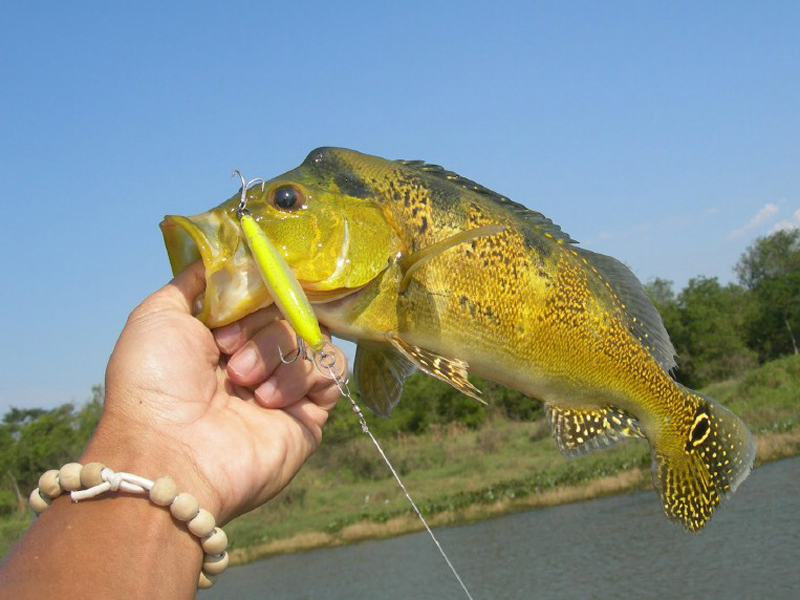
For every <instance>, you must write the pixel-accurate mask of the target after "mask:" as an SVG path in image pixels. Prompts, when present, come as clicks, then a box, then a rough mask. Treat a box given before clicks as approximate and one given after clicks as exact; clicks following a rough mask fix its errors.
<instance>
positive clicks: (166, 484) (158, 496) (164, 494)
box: [150, 477, 178, 506]
mask: <svg viewBox="0 0 800 600" xmlns="http://www.w3.org/2000/svg"><path fill="white" fill-rule="evenodd" d="M177 495H178V486H177V484H176V483H175V482H174V481H172V479H171V478H170V477H159V478H158V479H156V480H155V481H154V482H153V487H152V489H151V490H150V500H152V501H153V503H154V504H158V505H159V506H169V505H170V504H172V501H173V500H175V496H177Z"/></svg>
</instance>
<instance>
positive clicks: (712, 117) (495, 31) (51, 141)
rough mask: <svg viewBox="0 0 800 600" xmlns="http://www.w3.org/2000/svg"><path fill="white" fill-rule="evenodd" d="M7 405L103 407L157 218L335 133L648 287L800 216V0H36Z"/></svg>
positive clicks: (21, 87) (7, 44) (26, 32)
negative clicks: (441, 170) (512, 205)
mask: <svg viewBox="0 0 800 600" xmlns="http://www.w3.org/2000/svg"><path fill="white" fill-rule="evenodd" d="M0 27H2V34H1V35H0V76H1V78H2V79H1V80H2V82H3V84H2V87H1V88H0V108H1V109H2V110H0V138H1V139H2V144H0V193H2V209H3V232H4V234H3V235H2V236H1V237H0V251H1V252H2V257H3V275H4V277H3V293H2V294H0V309H1V310H0V314H2V316H3V321H4V328H3V330H4V336H3V341H2V342H0V358H1V359H2V363H1V364H2V369H3V374H2V377H0V414H1V413H4V412H5V411H6V410H7V408H8V407H9V406H10V405H16V406H43V407H50V406H55V405H58V404H60V403H63V402H68V401H76V402H82V401H84V400H85V399H87V398H88V397H89V396H90V388H91V385H92V384H94V383H99V382H101V381H102V379H103V373H104V369H105V363H106V361H107V359H108V355H109V353H110V352H111V349H112V348H113V344H114V342H115V340H116V337H117V335H118V333H119V330H120V329H121V327H122V325H123V324H124V321H125V318H126V316H127V314H128V312H129V311H130V310H131V309H132V308H133V307H134V306H135V305H136V304H137V303H138V302H139V301H140V300H141V299H142V298H143V297H144V296H146V295H147V294H148V293H149V292H150V291H151V290H153V289H155V288H156V287H158V286H160V285H161V284H162V283H163V282H165V281H166V280H167V279H168V278H169V265H168V261H167V258H166V253H165V251H164V248H163V243H162V240H161V235H160V233H159V230H158V223H159V221H160V220H161V218H162V216H163V215H164V214H167V213H171V214H194V213H197V212H201V211H203V210H205V209H206V208H208V207H210V206H212V205H215V204H217V203H219V202H220V201H221V200H222V199H224V198H227V197H228V196H229V195H230V194H231V193H232V192H233V191H235V189H234V188H235V187H236V185H235V182H232V180H231V179H230V170H231V168H232V167H238V168H239V169H242V171H243V172H244V173H245V174H246V175H247V176H248V177H255V176H257V175H259V176H265V177H270V176H273V175H276V174H279V173H281V172H283V171H285V170H287V169H290V168H293V167H294V166H296V165H297V164H299V163H300V162H301V161H302V160H303V158H304V157H305V155H306V154H307V153H308V152H309V151H310V150H311V149H313V148H315V147H318V146H323V145H334V146H344V147H349V148H353V149H357V150H361V151H363V152H368V153H372V154H377V155H380V156H384V157H386V158H424V159H426V160H428V161H431V162H437V163H440V164H443V165H445V166H446V167H447V168H449V169H452V170H455V171H457V172H459V173H461V174H463V175H465V176H467V177H470V178H472V179H475V180H476V181H479V182H480V183H482V184H484V185H486V186H487V187H490V188H493V189H495V190H497V191H499V192H501V193H504V194H506V195H508V196H510V197H511V198H513V199H515V200H517V201H519V202H522V203H524V204H526V205H528V206H529V207H531V208H533V209H536V210H539V211H541V212H543V213H545V214H546V215H548V216H550V217H551V218H552V219H553V220H554V221H555V222H557V223H559V224H560V225H561V226H562V227H563V228H564V229H565V230H566V231H567V232H568V233H570V234H571V235H572V236H573V237H575V238H576V239H578V240H579V241H581V242H582V243H583V244H584V245H585V246H587V247H589V248H591V249H593V250H596V251H599V252H604V253H607V254H611V255H613V256H616V257H617V258H619V259H620V260H623V261H624V262H626V263H627V264H628V265H629V266H631V268H632V269H633V270H634V272H635V273H636V274H637V275H638V276H639V277H640V279H642V280H643V281H647V280H649V279H652V278H653V277H665V278H668V279H671V280H673V281H675V283H676V286H677V287H678V288H680V287H682V286H683V285H685V283H686V282H687V281H688V279H689V278H690V277H694V276H696V275H700V274H702V275H708V276H718V277H720V279H722V280H723V281H729V280H731V279H732V278H733V273H732V270H731V269H732V266H733V264H734V263H735V262H736V261H737V259H738V258H739V256H740V255H741V253H742V251H743V250H744V249H745V248H746V247H747V246H748V245H749V244H750V243H752V241H753V240H754V239H755V238H756V237H757V236H759V235H764V234H767V233H769V232H770V231H772V230H773V229H774V228H776V227H781V226H790V225H791V224H796V225H800V168H799V167H798V165H800V110H798V107H800V80H799V79H798V77H797V74H798V73H800V36H798V35H797V31H798V30H800V4H798V3H795V2H763V3H753V2H726V3H717V2H696V1H695V2H679V1H676V2H669V3H665V2H645V1H638V2H588V1H587V2H569V1H559V2H536V1H527V2H497V1H495V2H454V3H446V2H440V3H436V2H417V1H413V0H412V1H405V2H402V3H395V2H385V3H384V2H302V1H295V2H292V3H288V2H286V3H270V2H226V3H224V4H223V3H218V4H213V3H210V2H208V3H195V2H167V3H163V2H136V3H124V4H122V3H110V2H80V3H61V2H59V3H55V2H54V3H50V4H49V5H47V3H21V2H17V3H12V4H11V5H9V6H7V7H5V8H4V19H3V24H2V25H0Z"/></svg>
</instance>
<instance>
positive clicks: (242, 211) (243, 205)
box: [231, 169, 267, 219]
mask: <svg viewBox="0 0 800 600" xmlns="http://www.w3.org/2000/svg"><path fill="white" fill-rule="evenodd" d="M237 175H238V176H239V179H240V180H241V182H242V195H241V197H240V198H239V206H237V207H236V216H237V217H239V218H240V219H241V218H242V215H246V214H250V211H248V210H247V190H248V189H249V188H250V186H251V185H253V184H254V183H260V184H261V191H262V192H263V191H264V186H265V185H266V183H267V182H266V181H264V180H263V179H262V178H261V177H256V178H255V179H251V180H250V181H248V182H247V183H245V180H244V177H243V176H242V173H241V171H239V169H234V170H233V171H232V172H231V177H236V176H237Z"/></svg>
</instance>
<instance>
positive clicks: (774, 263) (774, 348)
mask: <svg viewBox="0 0 800 600" xmlns="http://www.w3.org/2000/svg"><path fill="white" fill-rule="evenodd" d="M735 271H736V273H737V275H738V276H739V281H741V283H742V285H744V286H746V287H747V288H748V289H750V290H752V291H753V293H754V294H755V297H756V299H757V301H758V316H757V317H756V318H755V319H754V320H753V323H752V326H751V330H750V338H751V341H752V343H753V345H754V347H757V348H758V349H759V352H760V354H761V358H762V360H769V359H772V358H777V357H778V356H780V355H782V354H788V353H794V354H798V353H799V352H800V351H799V350H798V345H800V343H799V342H798V331H800V229H791V230H787V231H783V230H781V231H776V232H775V233H773V234H771V235H768V236H766V237H760V238H758V239H757V240H756V241H755V242H754V243H753V244H752V245H751V246H750V247H749V248H747V250H746V251H745V252H744V254H743V255H742V257H741V259H740V260H739V262H738V264H737V265H736V267H735Z"/></svg>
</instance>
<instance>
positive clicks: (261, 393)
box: [256, 377, 275, 406]
mask: <svg viewBox="0 0 800 600" xmlns="http://www.w3.org/2000/svg"><path fill="white" fill-rule="evenodd" d="M274 394H275V378H274V377H270V378H269V379H267V380H266V381H265V382H264V383H262V384H261V385H260V386H258V389H257V390H256V398H257V399H258V403H259V404H261V405H262V406H269V405H270V404H271V403H272V397H273V395H274Z"/></svg>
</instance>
